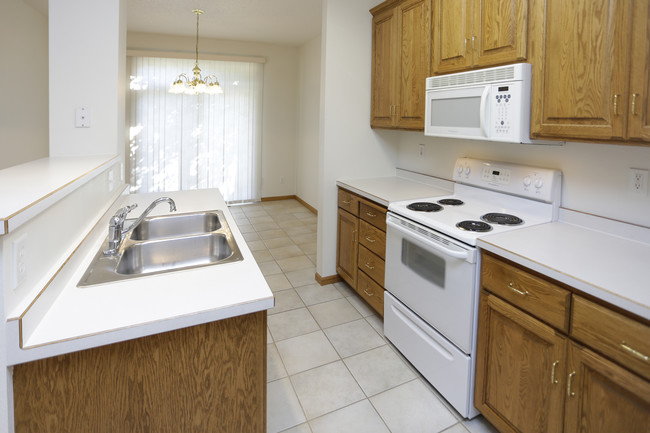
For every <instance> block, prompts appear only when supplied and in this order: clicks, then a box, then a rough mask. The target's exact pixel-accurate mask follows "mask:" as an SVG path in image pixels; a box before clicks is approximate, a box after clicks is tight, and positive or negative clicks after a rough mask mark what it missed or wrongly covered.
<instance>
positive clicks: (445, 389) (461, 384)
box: [384, 292, 476, 417]
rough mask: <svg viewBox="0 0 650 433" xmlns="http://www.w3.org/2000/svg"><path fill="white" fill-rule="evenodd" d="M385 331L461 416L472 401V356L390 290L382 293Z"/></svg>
mask: <svg viewBox="0 0 650 433" xmlns="http://www.w3.org/2000/svg"><path fill="white" fill-rule="evenodd" d="M384 335H385V336H386V337H387V338H388V339H389V340H390V341H391V343H393V345H394V346H395V347H397V349H399V351H400V352H402V354H403V355H404V356H405V357H406V359H408V360H409V362H410V363H411V364H413V366H414V367H415V368H417V369H418V371H419V372H420V373H421V374H422V376H424V378H425V379H426V380H427V381H429V383H431V385H433V386H434V387H435V388H436V389H437V390H438V391H439V392H440V393H441V394H442V395H443V396H444V397H445V399H447V401H448V402H449V403H451V405H452V406H454V408H455V409H456V410H457V411H458V412H459V413H460V414H461V415H463V416H464V417H468V416H473V415H475V414H476V412H475V411H476V409H474V406H473V404H472V395H473V393H474V390H473V385H472V380H471V377H472V374H471V369H472V359H471V358H470V357H469V356H468V355H466V354H464V353H463V352H461V351H460V350H459V349H458V348H457V347H456V346H454V345H453V344H451V343H450V342H449V341H448V340H447V339H446V338H444V337H443V336H442V335H440V334H439V333H438V332H436V330H435V329H433V328H432V327H431V326H429V325H428V324H427V323H426V322H425V321H423V320H422V319H420V317H418V316H417V315H416V314H415V313H413V311H411V310H410V309H408V308H407V307H405V306H404V305H403V304H402V303H401V302H399V301H398V300H397V299H396V298H395V297H394V296H392V295H391V294H390V293H389V292H385V294H384Z"/></svg>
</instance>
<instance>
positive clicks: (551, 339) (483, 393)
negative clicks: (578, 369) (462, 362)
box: [474, 292, 566, 433]
mask: <svg viewBox="0 0 650 433" xmlns="http://www.w3.org/2000/svg"><path fill="white" fill-rule="evenodd" d="M478 326H479V328H478V329H479V331H478V332H479V334H478V343H477V344H478V345H477V359H476V390H475V394H474V405H475V406H476V407H477V409H478V410H480V411H481V413H482V414H483V415H484V416H485V418H486V419H487V420H488V421H490V422H491V423H492V424H494V425H495V426H496V427H497V428H498V429H499V431H500V432H502V433H505V432H523V433H559V432H561V431H562V405H563V403H564V389H565V388H564V378H565V377H566V376H565V371H566V364H565V359H566V338H565V337H563V336H561V335H559V334H557V333H556V332H555V331H554V330H553V329H552V328H551V327H549V326H547V325H545V324H543V323H542V322H540V321H538V320H536V319H534V318H532V317H531V316H529V315H528V314H526V313H524V312H522V311H521V310H519V309H517V308H515V307H513V306H512V305H510V304H508V303H506V302H504V301H502V300H500V299H499V298H497V297H496V296H494V295H490V294H487V292H482V293H481V300H480V312H479V325H478Z"/></svg>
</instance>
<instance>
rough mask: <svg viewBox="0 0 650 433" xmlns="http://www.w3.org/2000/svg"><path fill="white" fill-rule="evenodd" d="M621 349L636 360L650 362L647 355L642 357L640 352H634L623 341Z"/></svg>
mask: <svg viewBox="0 0 650 433" xmlns="http://www.w3.org/2000/svg"><path fill="white" fill-rule="evenodd" d="M621 348H622V349H623V350H625V351H626V352H628V353H631V354H632V355H634V356H636V357H637V358H639V359H640V360H642V361H645V362H650V357H648V355H644V354H643V353H641V352H639V351H637V350H634V349H633V348H631V347H630V346H628V345H627V343H626V342H625V341H624V342H622V343H621Z"/></svg>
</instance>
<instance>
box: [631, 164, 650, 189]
mask: <svg viewBox="0 0 650 433" xmlns="http://www.w3.org/2000/svg"><path fill="white" fill-rule="evenodd" d="M629 188H630V191H632V192H634V193H637V194H646V195H647V194H648V170H644V169H639V168H630V186H629Z"/></svg>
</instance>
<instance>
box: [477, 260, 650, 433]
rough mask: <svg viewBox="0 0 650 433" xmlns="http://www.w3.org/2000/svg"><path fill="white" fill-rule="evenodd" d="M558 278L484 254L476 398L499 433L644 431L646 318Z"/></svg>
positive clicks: (647, 412) (648, 425)
mask: <svg viewBox="0 0 650 433" xmlns="http://www.w3.org/2000/svg"><path fill="white" fill-rule="evenodd" d="M544 278H546V279H547V283H546V284H541V283H540V279H544ZM559 284H560V283H558V282H556V281H553V280H551V279H548V277H544V276H542V275H540V274H537V273H534V272H532V271H530V270H527V269H526V268H523V267H521V266H519V265H516V264H514V263H511V262H508V261H506V260H502V259H501V258H499V257H497V256H495V255H492V254H489V253H486V252H483V261H482V269H481V293H480V302H479V308H480V309H479V324H478V341H477V351H476V352H477V359H476V387H475V393H474V405H475V406H476V408H477V409H478V410H479V411H480V412H481V413H482V414H483V415H484V416H485V418H486V419H487V420H488V421H489V422H490V423H492V424H493V425H494V426H495V427H496V428H497V429H498V430H499V431H500V432H502V433H506V432H507V433H515V432H521V433H561V432H563V433H614V432H617V433H618V432H625V433H648V432H650V381H648V380H647V379H646V378H645V377H646V374H647V371H648V370H647V367H646V366H644V365H643V363H638V362H637V363H634V362H632V360H634V359H637V360H638V359H641V360H643V359H647V358H645V357H646V355H647V353H645V352H646V351H647V349H648V343H647V341H648V336H649V335H650V324H649V323H648V322H647V321H644V319H641V318H636V317H631V316H629V315H626V314H625V313H624V312H621V311H614V310H613V309H612V308H610V306H608V305H602V303H598V304H597V303H596V302H595V301H592V300H587V299H585V298H584V296H583V295H582V294H578V293H576V292H573V290H574V289H572V288H569V287H566V286H564V287H560V286H559ZM503 288H506V289H507V290H505V291H502V290H501V289H503ZM548 288H552V289H553V291H552V292H548V293H555V297H556V298H557V300H563V299H565V294H564V293H563V292H562V291H569V292H572V294H571V302H569V303H565V302H564V301H562V302H548V299H547V298H546V297H540V296H539V293H546V292H545V291H546V290H547V289H548ZM493 289H494V290H493ZM515 289H516V290H515ZM541 289H543V290H541ZM558 290H559V291H560V292H558ZM510 292H513V293H515V294H517V296H516V297H511V296H510ZM542 305H544V308H539V307H540V306H542ZM548 310H555V311H548ZM560 313H562V314H560ZM569 313H570V314H571V328H570V329H567V328H564V327H563V326H562V324H563V323H564V320H555V318H557V317H562V315H564V314H569ZM551 323H557V325H553V324H551ZM614 342H616V344H614ZM621 342H623V343H621ZM598 352H600V353H598ZM615 361H617V362H618V363H617V362H615ZM645 362H647V361H645Z"/></svg>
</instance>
